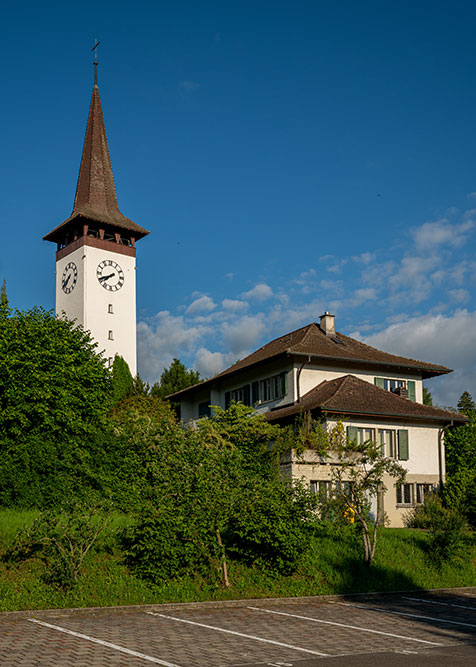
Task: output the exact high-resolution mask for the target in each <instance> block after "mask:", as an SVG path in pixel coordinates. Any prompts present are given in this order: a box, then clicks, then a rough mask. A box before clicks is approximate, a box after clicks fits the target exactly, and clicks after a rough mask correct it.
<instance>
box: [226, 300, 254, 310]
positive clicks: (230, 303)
mask: <svg viewBox="0 0 476 667" xmlns="http://www.w3.org/2000/svg"><path fill="white" fill-rule="evenodd" d="M221 305H222V308H223V309H224V310H228V311H229V312H231V313H239V312H242V311H243V310H246V309H247V308H248V303H247V302H246V301H240V300H238V299H223V301H222V302H221Z"/></svg>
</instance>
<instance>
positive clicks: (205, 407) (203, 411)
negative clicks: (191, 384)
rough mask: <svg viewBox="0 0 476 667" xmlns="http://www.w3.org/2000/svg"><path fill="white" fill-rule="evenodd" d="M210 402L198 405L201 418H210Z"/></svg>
mask: <svg viewBox="0 0 476 667" xmlns="http://www.w3.org/2000/svg"><path fill="white" fill-rule="evenodd" d="M208 403H209V401H205V403H199V404H198V416H199V417H209V416H210V406H209V404H208Z"/></svg>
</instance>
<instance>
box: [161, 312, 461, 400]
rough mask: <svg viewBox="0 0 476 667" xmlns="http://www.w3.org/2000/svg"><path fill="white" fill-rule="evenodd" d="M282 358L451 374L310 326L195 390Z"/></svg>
mask: <svg viewBox="0 0 476 667" xmlns="http://www.w3.org/2000/svg"><path fill="white" fill-rule="evenodd" d="M282 356H298V357H306V356H308V357H311V358H312V361H313V362H316V361H320V362H333V363H339V362H340V365H341V364H342V363H343V364H348V365H352V366H354V367H357V366H369V365H370V366H375V367H379V366H380V367H382V366H384V367H393V368H399V369H408V370H414V371H417V372H419V373H421V374H422V378H429V377H434V376H435V375H444V374H445V373H451V369H450V368H447V367H446V366H440V365H438V364H430V363H428V362H426V361H418V360H416V359H409V358H407V357H400V356H397V355H394V354H388V352H382V351H381V350H377V348H375V347H371V346H370V345H365V343H361V342H360V341H358V340H355V338H350V337H349V336H344V334H341V333H339V332H336V333H335V335H332V336H329V335H328V334H326V333H325V332H324V331H323V330H322V329H321V327H320V326H319V324H317V323H316V322H311V324H308V325H306V326H305V327H302V328H301V329H297V330H296V331H292V332H291V333H288V334H286V335H284V336H280V337H279V338H276V339H275V340H272V341H271V342H270V343H267V344H266V345H263V347H260V348H259V349H258V350H256V352H253V353H252V354H250V355H248V356H247V357H245V358H244V359H241V360H240V361H237V362H236V364H233V366H230V367H229V368H227V369H226V370H224V371H222V372H221V373H218V375H215V376H214V377H213V378H211V379H210V380H205V381H204V382H202V383H200V385H195V387H197V386H200V387H203V386H206V385H207V384H209V383H212V382H216V381H217V380H220V379H221V378H225V377H227V376H229V375H233V374H235V373H238V372H239V371H243V370H246V369H248V368H251V367H253V366H255V365H257V364H260V363H263V362H265V361H270V360H272V359H276V358H278V357H282ZM190 390H193V387H189V388H188V389H183V390H182V391H180V392H177V393H176V394H173V395H174V396H179V395H180V394H184V393H186V392H189V391H190Z"/></svg>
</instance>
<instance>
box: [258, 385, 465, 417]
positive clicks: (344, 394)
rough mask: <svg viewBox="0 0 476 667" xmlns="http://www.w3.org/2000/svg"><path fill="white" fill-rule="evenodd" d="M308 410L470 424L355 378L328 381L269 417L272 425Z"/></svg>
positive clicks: (274, 411) (450, 414) (271, 411)
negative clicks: (297, 401)
mask: <svg viewBox="0 0 476 667" xmlns="http://www.w3.org/2000/svg"><path fill="white" fill-rule="evenodd" d="M308 410H311V411H312V410H317V411H319V412H322V413H333V414H339V415H346V416H351V415H362V416H367V417H370V416H374V417H379V416H382V417H383V416H385V417H396V418H404V419H406V420H409V421H415V420H416V421H433V422H444V423H450V422H451V421H453V422H459V423H461V422H465V421H467V418H466V417H465V416H464V415H461V414H459V413H456V412H450V411H448V410H443V409H441V408H434V407H432V406H429V405H423V404H422V403H415V402H414V401H411V400H410V399H408V398H403V397H401V396H397V395H396V394H393V393H392V392H391V391H386V390H385V389H381V388H380V387H376V386H375V385H373V384H371V383H370V382H366V381H365V380H361V379H360V378H357V377H355V375H344V376H343V377H340V378H336V379H335V380H324V381H323V382H321V383H320V384H319V385H317V387H314V389H311V391H309V392H307V394H305V395H304V396H303V397H302V399H301V401H300V402H299V403H294V404H293V405H288V406H286V407H283V408H277V409H275V410H270V411H269V412H267V413H266V415H265V416H266V418H267V419H268V420H269V421H271V422H274V421H282V420H286V419H287V418H290V417H294V416H295V415H297V414H299V413H300V412H306V411H308Z"/></svg>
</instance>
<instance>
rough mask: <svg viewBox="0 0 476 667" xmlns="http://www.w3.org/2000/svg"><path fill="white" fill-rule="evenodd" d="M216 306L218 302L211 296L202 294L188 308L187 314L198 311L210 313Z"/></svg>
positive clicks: (193, 313)
mask: <svg viewBox="0 0 476 667" xmlns="http://www.w3.org/2000/svg"><path fill="white" fill-rule="evenodd" d="M215 308H216V303H215V302H214V301H213V299H212V298H210V297H209V296H201V297H200V298H199V299H195V301H193V302H192V303H191V304H190V305H189V307H188V308H187V310H186V311H185V313H186V315H196V314H197V313H209V312H211V311H212V310H214V309H215Z"/></svg>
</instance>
